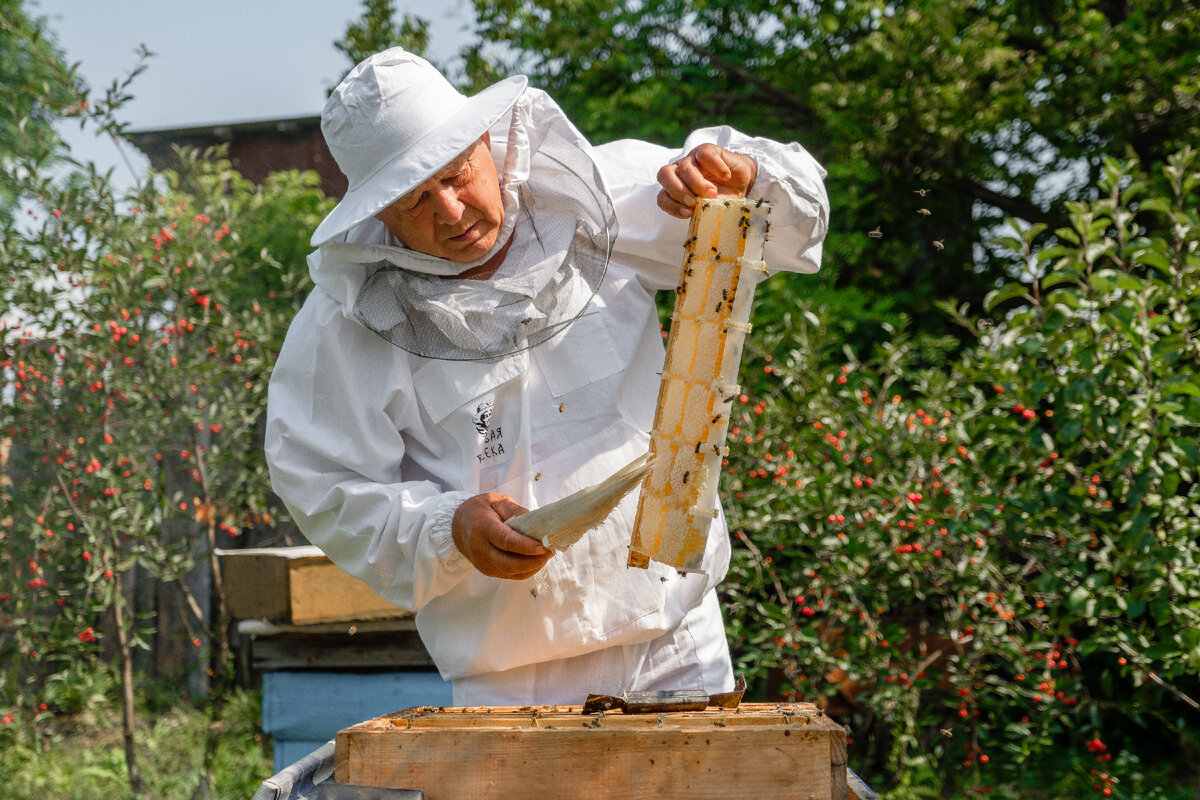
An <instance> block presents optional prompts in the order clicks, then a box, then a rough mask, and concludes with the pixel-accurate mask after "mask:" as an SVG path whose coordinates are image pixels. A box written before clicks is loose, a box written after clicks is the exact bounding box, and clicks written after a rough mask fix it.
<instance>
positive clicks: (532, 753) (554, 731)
mask: <svg viewBox="0 0 1200 800" xmlns="http://www.w3.org/2000/svg"><path fill="white" fill-rule="evenodd" d="M335 758H336V767H335V771H334V781H335V782H337V783H348V784H353V785H356V786H373V787H386V788H390V789H419V790H421V791H423V792H424V793H425V797H426V800H442V799H443V798H463V797H472V798H513V797H536V798H539V799H540V800H550V799H553V798H587V799H588V800H618V799H621V800H640V798H647V797H653V798H656V800H670V799H671V798H681V799H682V798H686V799H687V800H704V799H705V798H713V800H717V798H720V800H728V798H732V797H752V798H756V800H757V799H758V798H764V799H765V798H771V800H786V799H788V798H794V799H795V800H845V799H846V797H847V789H846V780H847V778H846V734H845V730H844V729H843V728H842V727H841V726H840V725H838V724H836V723H835V722H833V721H832V720H831V719H829V718H828V717H826V716H825V715H824V714H822V713H821V712H820V711H819V710H818V709H817V708H816V707H814V706H812V705H810V704H808V703H789V704H782V705H781V704H775V703H744V704H742V705H741V706H740V707H739V708H737V709H715V708H710V709H706V710H704V711H692V712H670V713H664V714H622V713H620V712H608V713H606V714H591V715H583V714H581V713H580V707H579V706H538V707H524V708H511V707H505V708H502V707H494V708H488V707H475V708H430V707H421V708H410V709H407V710H405V711H399V712H396V713H395V714H389V715H387V716H384V717H378V718H376V719H373V720H368V721H367V722H363V723H360V724H358V725H355V726H353V727H350V728H346V729H344V730H342V731H339V732H338V734H337V739H336V744H335Z"/></svg>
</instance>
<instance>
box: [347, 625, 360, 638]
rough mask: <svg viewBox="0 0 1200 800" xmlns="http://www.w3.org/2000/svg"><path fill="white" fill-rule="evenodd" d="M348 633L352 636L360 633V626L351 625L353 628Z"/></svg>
mask: <svg viewBox="0 0 1200 800" xmlns="http://www.w3.org/2000/svg"><path fill="white" fill-rule="evenodd" d="M347 633H349V634H350V635H351V636H353V635H354V634H356V633H358V626H357V625H351V626H350V630H349V631H347Z"/></svg>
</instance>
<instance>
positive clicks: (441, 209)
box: [375, 134, 504, 263]
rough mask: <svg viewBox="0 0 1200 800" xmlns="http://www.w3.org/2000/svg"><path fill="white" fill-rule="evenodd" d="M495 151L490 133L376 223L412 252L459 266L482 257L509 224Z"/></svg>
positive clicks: (388, 208) (391, 206) (402, 199)
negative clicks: (493, 156)
mask: <svg viewBox="0 0 1200 800" xmlns="http://www.w3.org/2000/svg"><path fill="white" fill-rule="evenodd" d="M490 147H491V142H490V139H489V137H488V136H487V135H486V134H485V135H484V137H483V138H482V139H480V140H479V141H478V142H476V143H475V144H473V145H472V146H471V147H469V148H467V150H466V151H465V152H464V153H463V154H462V155H460V156H459V157H458V158H456V159H454V160H453V161H451V162H450V163H449V164H447V165H446V166H445V167H443V168H442V169H441V170H439V171H438V172H437V173H436V174H434V175H433V176H432V177H430V178H429V179H428V180H427V181H425V182H424V183H422V184H421V185H420V186H418V187H417V188H415V189H413V190H412V191H411V192H409V193H408V194H406V195H404V196H403V197H401V198H400V199H399V200H397V201H395V202H394V203H392V204H391V205H389V206H388V207H387V208H385V209H383V210H382V211H380V212H379V213H378V214H376V215H375V218H376V219H378V220H379V221H380V222H382V223H383V224H384V225H386V226H387V227H388V229H389V230H390V231H391V232H392V233H393V234H395V236H396V238H397V239H399V240H400V241H401V243H402V244H404V246H405V247H408V248H409V249H412V250H416V251H418V252H421V253H427V254H429V255H431V256H437V257H438V258H445V259H447V260H449V261H456V262H459V263H466V262H469V261H476V260H478V259H480V258H482V257H483V256H484V255H486V254H487V252H488V251H489V250H491V249H492V246H493V245H494V244H495V243H496V238H497V237H498V236H499V235H500V226H501V224H503V222H504V201H503V199H502V197H501V194H500V179H499V176H498V175H497V174H496V165H495V163H493V161H492V156H491V151H490Z"/></svg>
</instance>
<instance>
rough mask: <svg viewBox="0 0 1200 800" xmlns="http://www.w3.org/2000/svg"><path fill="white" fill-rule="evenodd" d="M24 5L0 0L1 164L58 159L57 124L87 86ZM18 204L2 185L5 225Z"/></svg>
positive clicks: (0, 218) (0, 203)
mask: <svg viewBox="0 0 1200 800" xmlns="http://www.w3.org/2000/svg"><path fill="white" fill-rule="evenodd" d="M21 6H22V4H21V3H20V2H19V0H0V161H2V162H11V161H12V160H14V159H17V158H29V159H31V160H33V161H34V162H37V163H42V162H45V161H47V160H49V159H51V158H53V157H54V155H55V150H56V148H57V147H58V144H59V137H58V134H57V132H56V131H55V130H54V123H55V121H56V120H58V119H59V117H60V115H61V114H62V113H63V112H64V111H67V110H74V108H78V106H76V105H75V104H76V103H78V102H80V99H79V98H80V93H81V90H82V86H81V84H80V83H79V80H78V78H77V77H76V75H75V71H74V69H68V68H67V66H66V65H65V64H64V63H63V61H62V55H61V53H60V52H59V50H58V47H57V45H56V44H55V42H54V40H53V38H52V37H50V35H49V34H48V33H47V32H46V31H45V30H44V29H43V24H42V22H41V20H39V19H37V18H32V17H30V16H28V15H26V13H25V10H24V9H23V8H22V7H21ZM73 107H74V108H73ZM15 201H16V194H15V192H14V191H13V190H12V189H11V188H10V187H9V186H8V185H6V183H5V182H3V181H0V222H5V223H9V222H11V220H12V216H13V213H14V211H15Z"/></svg>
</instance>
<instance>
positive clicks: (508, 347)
mask: <svg viewBox="0 0 1200 800" xmlns="http://www.w3.org/2000/svg"><path fill="white" fill-rule="evenodd" d="M321 129H322V132H323V133H324V135H325V139H326V142H327V143H328V144H329V149H330V151H331V152H332V153H333V156H334V159H335V160H336V161H337V163H338V166H339V167H340V168H341V169H342V172H344V173H345V174H346V177H347V179H348V180H349V188H348V190H347V192H346V195H345V196H344V197H343V199H342V200H341V202H340V203H338V205H337V207H336V208H334V210H333V211H332V212H330V214H329V215H328V216H327V217H326V218H325V219H324V221H322V222H321V224H320V225H319V226H318V227H317V230H316V232H315V233H314V234H313V237H312V244H313V245H315V246H319V247H320V248H321V250H322V254H323V255H325V254H328V255H329V256H333V257H336V258H337V259H340V260H342V261H345V262H350V263H352V264H358V265H362V267H363V269H364V272H363V282H362V285H361V288H359V289H358V291H357V296H356V299H355V301H354V303H353V314H354V316H355V317H356V318H357V319H358V320H359V321H360V322H361V323H362V324H364V325H366V326H367V327H368V328H370V329H371V330H373V331H375V332H376V333H378V334H379V335H380V336H382V337H384V338H385V339H387V340H388V341H390V342H392V343H393V344H394V345H396V346H397V347H400V348H403V349H404V350H407V351H409V352H412V353H416V354H417V355H421V356H425V357H429V358H437V359H447V360H479V359H491V358H497V357H500V356H504V355H508V354H511V353H515V352H518V351H521V350H524V349H527V348H530V347H534V346H536V345H538V344H540V343H542V342H545V341H547V340H548V339H550V338H551V337H553V336H555V335H556V334H557V333H559V332H561V331H562V330H564V329H565V328H566V327H567V326H569V325H570V324H571V322H572V321H574V320H575V319H576V318H577V317H578V316H579V315H580V314H582V313H583V311H584V310H585V309H586V308H587V306H588V304H589V303H590V302H591V299H592V297H593V296H594V295H595V293H596V290H597V289H598V288H599V285H600V281H601V280H602V279H603V277H604V273H605V270H606V268H607V264H608V257H609V254H610V252H611V250H612V244H613V240H614V239H615V237H616V214H615V211H614V209H613V205H612V199H611V197H610V196H609V194H608V192H607V190H606V189H605V187H604V184H603V179H602V178H601V176H600V173H599V171H598V169H597V167H596V164H595V162H594V161H593V160H592V158H591V155H590V146H589V145H588V143H587V141H586V140H585V139H584V138H583V136H582V135H581V134H580V133H579V132H578V131H577V130H576V129H575V128H574V126H573V125H572V124H571V123H570V121H569V120H567V118H566V116H565V115H564V114H563V113H562V111H561V110H560V109H559V108H558V106H557V105H555V104H554V103H553V101H551V100H550V98H549V97H548V96H547V95H545V93H543V92H540V91H539V90H536V89H530V88H527V87H526V81H525V78H524V77H521V76H517V77H513V78H508V79H507V80H503V81H500V82H499V83H497V84H495V85H493V86H491V87H489V88H487V89H485V90H483V91H482V92H479V93H478V94H476V95H474V96H472V97H470V98H468V97H465V96H463V95H462V94H461V93H459V92H458V91H457V90H456V89H454V88H453V87H452V86H451V85H450V84H449V82H448V81H446V79H445V78H444V77H443V76H442V75H441V73H439V72H438V71H437V70H436V69H435V68H434V67H433V66H432V65H430V64H429V63H428V62H426V61H425V60H424V59H421V58H419V57H417V56H415V55H413V54H411V53H408V52H406V51H405V50H403V49H401V48H392V49H390V50H386V51H384V52H382V53H379V54H377V55H374V56H372V57H370V58H368V59H367V60H366V61H364V62H363V63H361V64H359V65H358V66H357V67H355V68H354V70H352V71H351V72H350V74H349V75H347V76H346V78H345V79H344V80H343V81H342V82H341V84H339V86H338V87H337V88H336V89H335V90H334V92H333V94H332V95H331V96H330V98H329V101H328V103H327V104H326V106H325V110H324V112H323V113H322V117H321ZM485 133H490V134H491V140H492V156H493V159H494V160H495V161H496V164H497V171H498V173H499V175H500V189H501V194H502V198H503V202H504V212H505V215H504V223H503V225H502V227H501V229H500V234H499V236H498V237H497V240H496V243H495V245H494V246H493V247H492V249H491V251H489V252H488V253H487V254H486V255H484V256H483V257H482V258H480V259H479V260H478V261H474V262H469V263H461V262H455V261H449V260H446V259H442V258H438V257H435V256H431V255H428V254H425V253H420V252H417V251H415V250H411V249H409V248H406V247H404V246H403V245H402V244H400V243H399V242H398V241H397V240H396V239H395V238H394V237H393V236H392V235H391V233H390V232H388V231H387V229H386V227H385V226H384V225H383V223H381V222H379V221H378V220H376V219H375V218H374V215H375V214H376V213H377V212H379V211H380V210H382V209H383V208H385V207H386V206H388V205H389V204H391V203H392V202H393V201H395V200H396V199H397V198H399V197H401V196H403V195H405V194H407V193H408V192H409V191H411V190H412V189H414V188H415V187H417V186H419V185H420V184H422V183H423V182H425V181H426V180H427V179H428V178H429V177H430V176H432V175H433V174H435V173H437V172H438V171H439V170H440V169H442V167H444V166H445V165H446V164H447V163H449V162H450V161H452V160H454V159H455V158H456V157H458V156H459V155H460V154H462V153H463V152H464V151H466V150H467V149H468V148H470V147H471V146H473V145H474V144H475V143H476V142H477V141H479V139H480V138H481V137H482V136H483V135H484V134H485ZM510 240H511V245H510V246H509V250H508V252H507V254H506V255H505V257H504V261H503V263H502V265H501V266H500V268H499V269H498V271H497V272H496V273H495V274H494V275H493V276H492V277H491V278H490V279H488V280H470V279H460V278H454V277H452V276H454V275H458V274H460V273H462V272H463V271H465V270H467V269H469V268H471V267H473V266H477V265H479V264H482V263H484V262H486V261H487V260H488V259H490V258H491V257H492V256H493V255H495V254H496V253H497V252H498V251H500V250H501V249H502V248H503V247H504V246H505V245H506V244H507V243H508V242H509V241H510Z"/></svg>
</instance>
